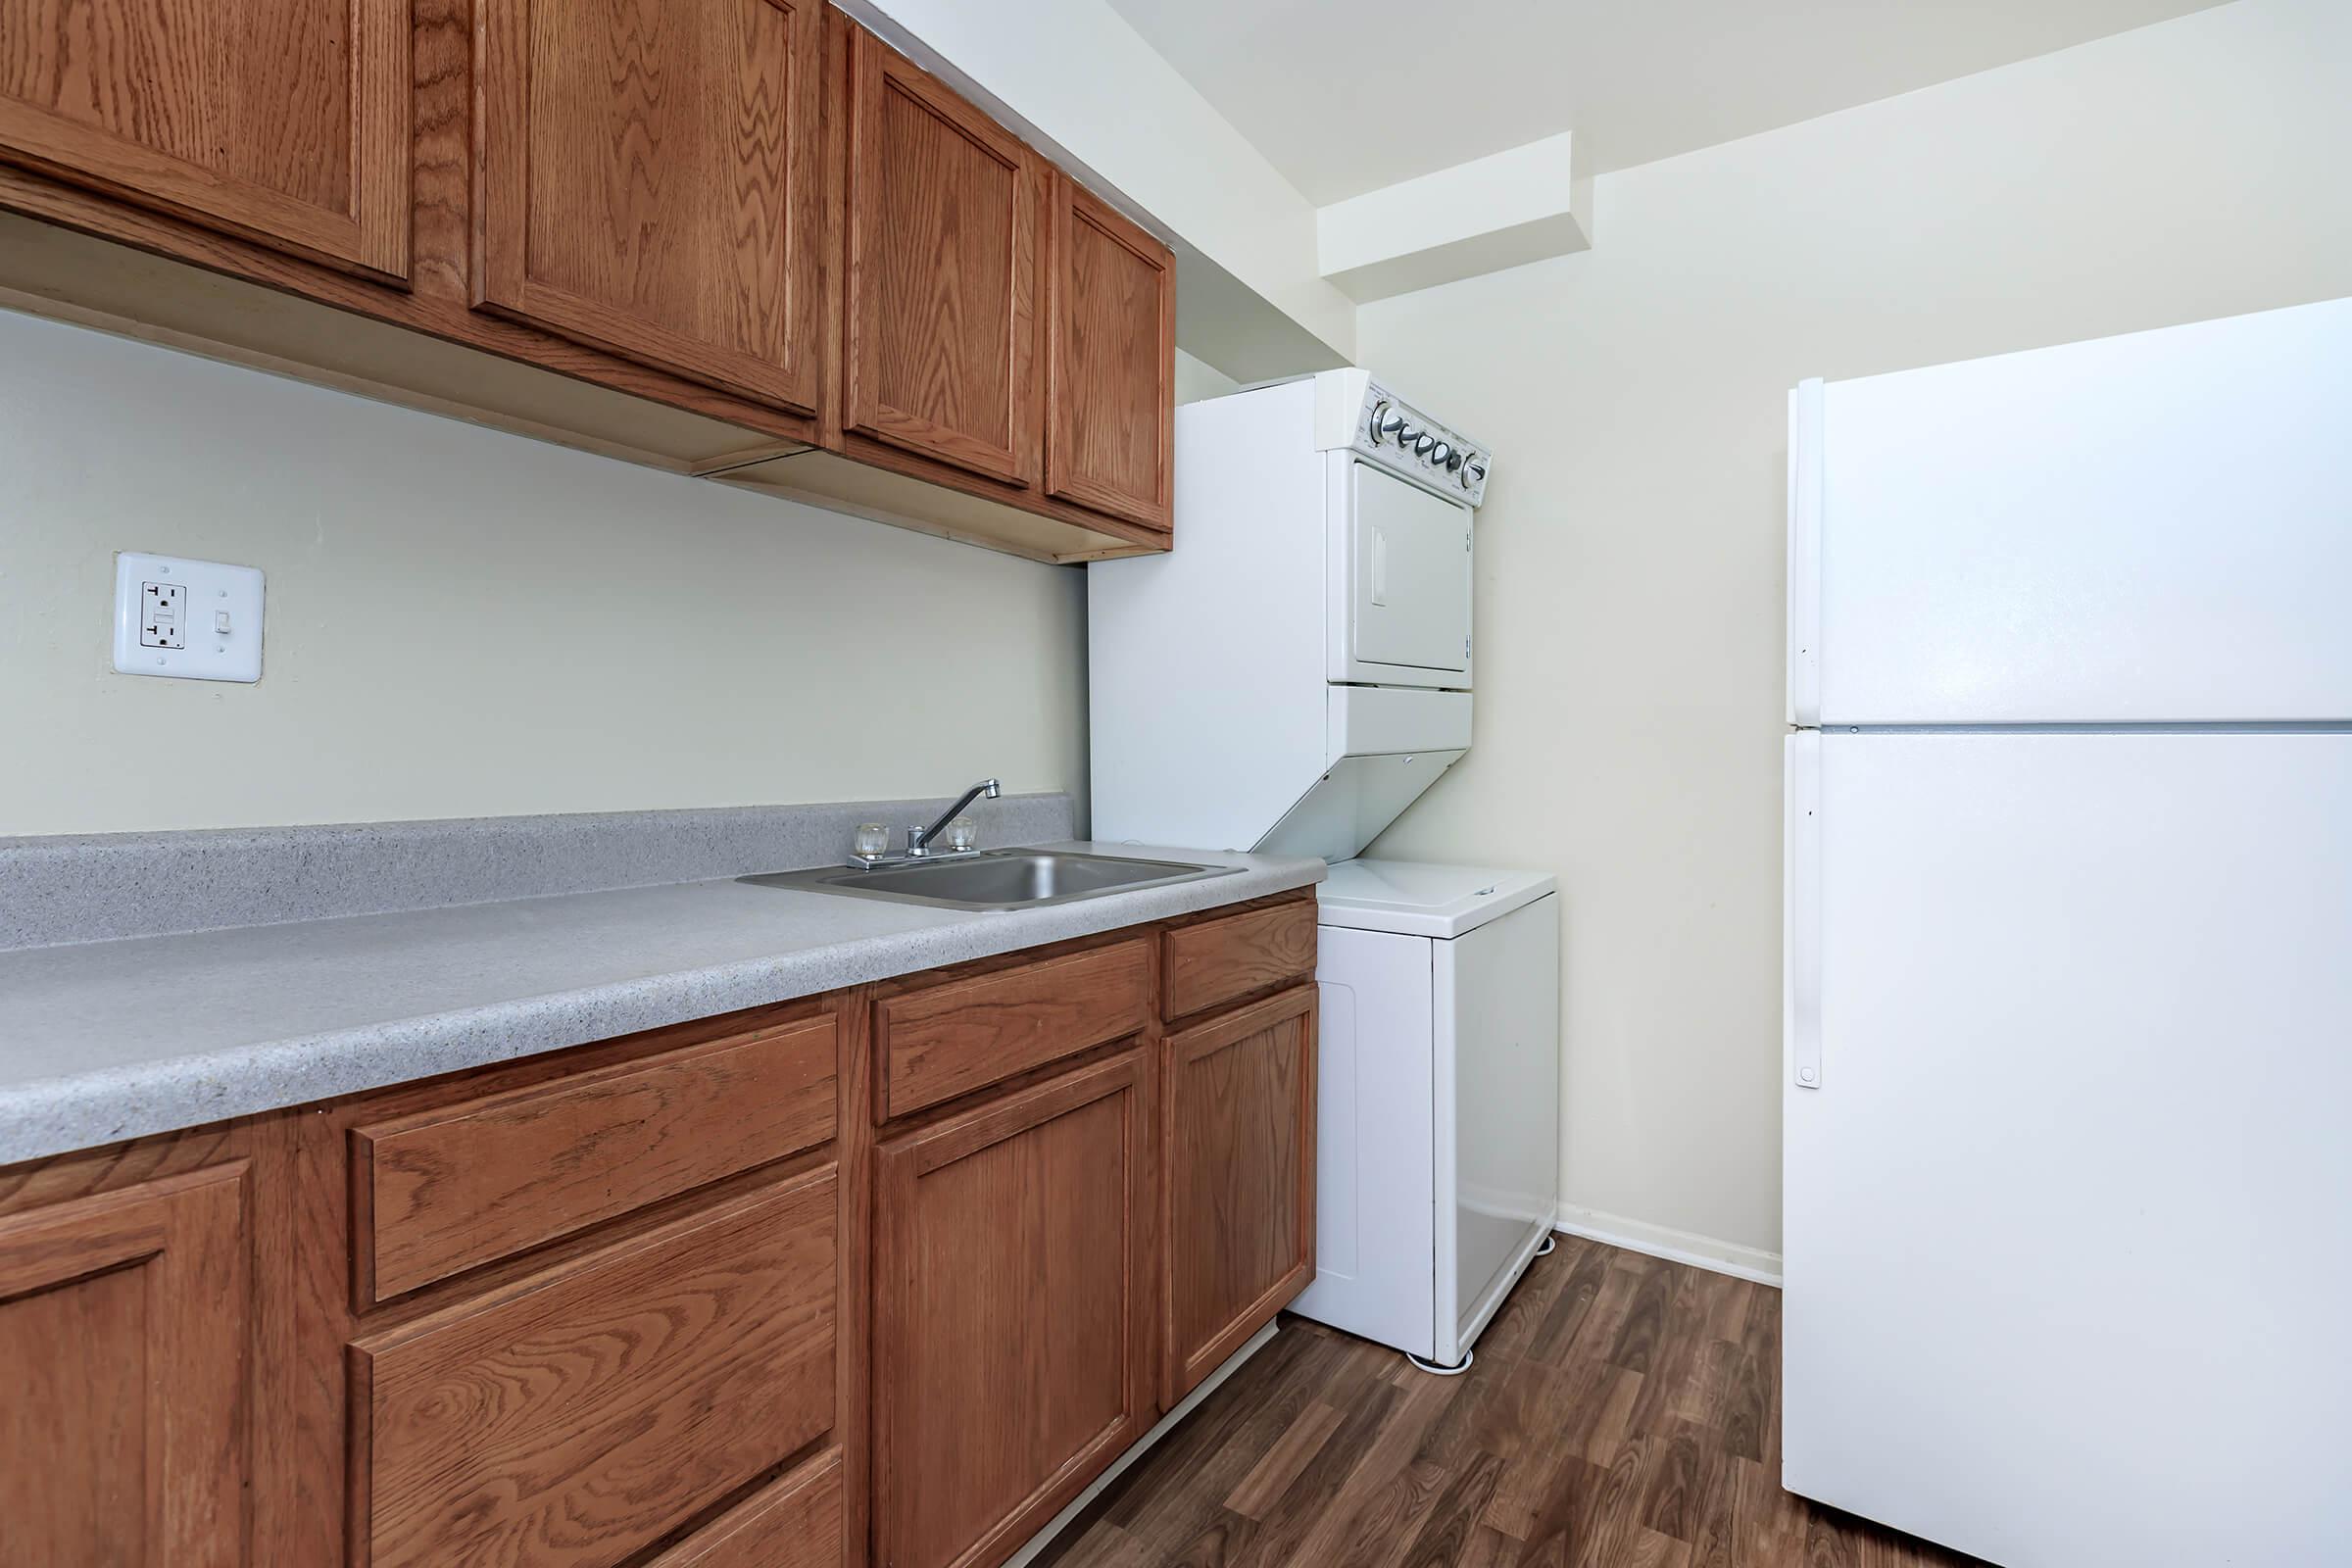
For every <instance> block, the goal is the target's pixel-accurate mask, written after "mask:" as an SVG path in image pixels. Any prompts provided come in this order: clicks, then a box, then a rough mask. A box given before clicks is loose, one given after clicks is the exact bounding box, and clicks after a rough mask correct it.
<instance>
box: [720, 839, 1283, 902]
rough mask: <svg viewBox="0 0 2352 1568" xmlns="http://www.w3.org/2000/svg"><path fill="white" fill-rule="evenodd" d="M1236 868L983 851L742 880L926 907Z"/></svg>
mask: <svg viewBox="0 0 2352 1568" xmlns="http://www.w3.org/2000/svg"><path fill="white" fill-rule="evenodd" d="M1238 869H1240V867H1238V866H1231V865H1192V864H1188V863H1186V862H1185V861H1182V860H1141V859H1129V858H1125V857H1123V856H1115V855H1085V854H1081V853H1079V852H1077V851H1073V850H983V851H981V852H980V853H979V854H977V855H957V856H953V857H943V858H940V859H938V860H934V861H931V862H929V863H927V864H915V865H891V866H882V867H878V868H876V869H874V870H870V871H868V870H860V869H858V868H856V867H843V866H819V867H818V868H816V869H815V870H813V871H771V872H768V873H767V874H766V875H764V876H747V877H745V878H743V879H742V880H744V881H746V882H751V883H756V884H758V885H759V886H760V887H770V888H798V889H800V890H801V891H803V892H805V893H840V894H844V895H846V896H848V897H850V898H853V899H888V900H890V901H891V902H893V903H896V904H928V905H932V906H935V907H939V908H943V909H1030V908H1035V907H1038V906H1040V905H1046V904H1068V903H1071V902H1072V901H1074V900H1077V899H1094V898H1100V897H1102V896H1103V894H1105V893H1124V892H1127V891H1128V890H1130V889H1132V888H1152V887H1164V886H1169V885H1172V884H1174V883H1178V882H1199V881H1202V880H1205V879H1206V878H1208V877H1212V876H1228V875H1231V874H1232V873H1233V872H1234V871H1236V870H1238Z"/></svg>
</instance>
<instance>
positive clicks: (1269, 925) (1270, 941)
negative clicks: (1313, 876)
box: [1160, 898, 1316, 1018]
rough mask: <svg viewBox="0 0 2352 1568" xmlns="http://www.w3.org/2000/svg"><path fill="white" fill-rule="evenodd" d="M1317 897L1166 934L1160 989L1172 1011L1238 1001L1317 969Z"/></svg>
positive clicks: (1178, 1013)
mask: <svg viewBox="0 0 2352 1568" xmlns="http://www.w3.org/2000/svg"><path fill="white" fill-rule="evenodd" d="M1315 929H1316V928H1315V901H1314V900H1313V899H1311V898H1310V899H1292V900H1289V901H1287V902H1285V903H1282V904H1277V905H1274V906H1272V907H1269V908H1263V909H1251V910H1249V911H1247V912H1245V913H1242V914H1229V915H1225V916H1223V917H1221V918H1219V919H1215V920H1203V921H1201V922H1200V923H1198V924H1195V925H1186V926H1178V927H1177V928H1176V929H1175V930H1173V931H1170V932H1168V933H1167V934H1166V935H1165V936H1163V937H1162V938H1161V939H1160V942H1161V959H1160V990H1161V993H1162V995H1163V997H1164V1001H1163V1003H1162V1005H1163V1007H1164V1008H1165V1009H1166V1012H1167V1016H1169V1017H1171V1018H1181V1017H1183V1016H1184V1015H1185V1014H1187V1013H1192V1012H1199V1011H1200V1010H1201V1008H1203V1007H1213V1006H1216V1005H1218V1004H1219V1003H1225V1002H1232V1001H1234V1000H1235V999H1237V998H1240V997H1246V996H1248V995H1249V994H1250V992H1252V991H1262V990H1264V989H1265V988H1267V987H1268V986H1274V985H1280V984H1281V983H1282V982H1283V981H1285V980H1292V979H1298V978H1300V977H1302V976H1306V975H1311V974H1313V973H1314V972H1315Z"/></svg>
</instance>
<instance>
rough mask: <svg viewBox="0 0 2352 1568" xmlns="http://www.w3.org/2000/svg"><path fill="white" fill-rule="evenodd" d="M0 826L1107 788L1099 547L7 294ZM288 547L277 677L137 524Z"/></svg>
mask: <svg viewBox="0 0 2352 1568" xmlns="http://www.w3.org/2000/svg"><path fill="white" fill-rule="evenodd" d="M0 473H4V474H6V475H7V476H8V480H7V485H6V487H5V494H4V495H0V735H5V736H6V738H7V756H8V762H7V765H6V766H5V767H0V834H6V833H67V832H98V831H113V830H124V829H149V828H181V827H214V826H232V825H247V824H255V823H270V822H321V821H347V820H357V821H371V820H384V819H391V818H400V817H430V816H475V815H500V814H506V813H510V812H526V811H582V810H605V809H637V808H651V807H685V806H723V805H737V804H745V803H754V802H785V801H816V800H858V799H872V798H884V797H905V796H920V795H937V794H945V793H947V792H949V791H951V790H953V789H955V788H956V787H958V786H960V785H962V784H964V783H966V782H968V781H969V780H971V779H973V778H976V777H978V776H980V775H981V774H983V773H995V774H998V775H999V776H1001V777H1002V778H1003V779H1004V780H1005V786H1006V787H1007V788H1008V789H1012V790H1049V789H1066V790H1070V791H1072V792H1073V793H1080V794H1082V793H1083V791H1084V789H1085V782H1086V754H1085V716H1086V693H1085V673H1084V666H1085V656H1086V635H1085V578H1084V576H1083V574H1082V573H1081V572H1079V571H1078V570H1076V569H1074V568H1067V567H1054V566H1045V565H1037V564H1031V563H1028V562H1023V561H1017V560H1014V559H1012V558H1009V557H1006V556H1001V555H995V554H992V553H989V552H986V551H982V550H977V549H973V548H971V547H968V546H963V545H956V544H950V543H947V542H946V541H943V540H937V539H932V538H929V537H927V536H924V535H920V534H914V533H908V532H906V531H904V530H901V529H895V528H888V527H883V526H881V525H879V524H875V523H870V522H863V521H858V520H855V519H852V518H847V517H842V516H838V515H833V514H829V513H824V512H818V511H814V510H812V509H809V508H806V507H800V506H795V505H793V504H791V503H788V502H782V501H778V500H773V499H769V498H765V497H760V496H753V495H748V494H744V493H742V492H738V491H732V490H728V489H725V488H723V487H721V486H719V485H715V484H711V483H709V482H707V481H701V480H694V479H686V478H679V477H675V476H672V475H668V474H663V473H659V472H656V471H654V470H651V469H647V468H641V467H636V466H630V465H627V464H622V463H615V462H612V461H610V460H607V459H603V458H595V457H589V456H586V455H584V454H581V453H577V452H571V451H566V450H564V449H561V448H558V447H553V446H548V445H544V444H542V443H539V442H535V441H529V440H525V439H522V438H520V437H516V436H510V435H505V434H501V433H498V432H494V431H489V430H484V429H480V428H476V427H474V426H471V425H467V424H463V423H459V422H457V421H454V420H449V419H442V418H436V417H431V416H428V415H421V414H414V413H410V412H408V411H405V410H400V409H394V408H389V407H386V406H383V405H380V404H375V403H369V402H366V401H364V400H361V399H358V398H354V397H348V396H345V395H343V394H341V393H335V392H326V391H321V390H319V389H318V388H315V387H308V386H302V385H298V384H296V383H294V382H291V381H285V380H281V379H278V378H275V377H272V376H268V375H263V374H260V373H258V372H256V371H251V370H244V369H238V368H229V367H225V366H220V365H215V364H212V363H209V362H207V361H203V360H198V359H193V358H189V357H187V356H183V355H178V354H172V353H170V352H167V351H164V350H160V349H154V348H150V347H147V346H145V345H142V344H133V343H128V342H125V341H123V340H121V339H118V338H112V337H106V336H103V335H100V334H97V333H93V332H86V331H83V330H81V329H78V328H73V327H67V326H60V325H57V324H55V323H51V322H46V321H36V320H33V319H29V318H25V317H16V316H8V315H5V314H4V313H0ZM123 549H129V550H148V551H156V552H160V553H164V554H172V555H187V556H194V557H198V558H201V559H206V560H220V561H229V562H236V563H240V564H248V565H256V566H260V567H262V568H263V569H264V570H265V571H266V572H268V574H269V584H268V630H267V635H266V640H265V643H264V666H263V677H262V680H261V682H260V683H259V684H258V685H254V686H237V685H225V684H215V683H212V682H202V681H180V680H156V679H146V678H140V677H134V676H127V675H118V674H115V673H113V672H112V670H111V666H110V660H109V646H110V645H109V636H110V633H109V616H110V610H111V599H112V592H113V580H114V568H113V555H114V552H115V551H117V550H123Z"/></svg>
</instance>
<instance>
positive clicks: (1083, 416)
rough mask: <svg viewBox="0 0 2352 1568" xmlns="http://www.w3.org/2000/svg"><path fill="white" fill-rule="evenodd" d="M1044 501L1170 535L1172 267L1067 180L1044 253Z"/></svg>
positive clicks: (1145, 238)
mask: <svg viewBox="0 0 2352 1568" xmlns="http://www.w3.org/2000/svg"><path fill="white" fill-rule="evenodd" d="M1046 325H1047V346H1046V367H1047V372H1046V492H1047V494H1049V495H1055V496H1059V497H1061V498H1062V499H1063V500H1065V501H1074V502H1076V503H1077V504H1078V505H1080V506H1083V507H1092V508H1094V509H1095V510H1096V511H1098V512H1107V513H1109V514H1110V515H1112V516H1116V517H1125V518H1126V519H1127V520H1129V521H1130V522H1140V523H1143V524H1145V525H1147V526H1149V527H1153V528H1165V527H1167V526H1168V523H1169V513H1170V504H1171V489H1170V486H1171V483H1172V480H1171V478H1170V474H1171V469H1172V467H1173V464H1172V461H1171V448H1172V445H1173V443H1174V440H1175V415H1176V261H1175V258H1174V257H1173V256H1172V255H1171V254H1170V253H1169V251H1168V248H1167V247H1166V246H1164V245H1162V244H1160V243H1159V241H1157V240H1155V239H1153V238H1152V236H1151V235H1149V234H1147V233H1145V232H1144V231H1143V230H1142V229H1141V228H1138V227H1137V226H1136V225H1135V224H1133V223H1131V222H1129V221H1127V220H1126V219H1125V218H1123V217H1121V216H1120V215H1119V214H1118V213H1117V212H1115V211H1113V210H1112V209H1111V208H1110V207H1109V206H1108V205H1107V204H1106V203H1104V202H1103V201H1102V200H1100V199H1099V198H1097V197H1096V196H1095V195H1093V194H1092V193H1091V192H1089V191H1087V190H1085V189H1082V188H1081V187H1080V186H1079V185H1078V183H1077V182H1076V181H1075V180H1073V179H1071V178H1070V177H1069V176H1068V175H1066V174H1061V173H1056V174H1055V175H1054V201H1053V221H1052V224H1051V234H1050V238H1049V240H1048V243H1047V246H1046Z"/></svg>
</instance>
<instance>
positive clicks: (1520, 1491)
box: [1037, 1236, 1976, 1568]
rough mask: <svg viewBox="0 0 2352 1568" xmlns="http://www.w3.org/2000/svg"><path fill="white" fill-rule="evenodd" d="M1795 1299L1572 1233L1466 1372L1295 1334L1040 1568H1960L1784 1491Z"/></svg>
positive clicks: (1176, 1434) (1345, 1341)
mask: <svg viewBox="0 0 2352 1568" xmlns="http://www.w3.org/2000/svg"><path fill="white" fill-rule="evenodd" d="M1780 1334H1781V1293H1780V1292H1779V1291H1777V1290H1774V1289H1772V1288H1770V1287H1769V1286H1762V1285H1750V1284H1748V1283H1747V1282H1745V1281H1743V1280H1735V1279H1730V1278H1727V1277H1725V1276H1723V1275H1720V1274H1712V1273H1708V1272H1705V1271H1703V1270H1700V1269H1694V1268H1688V1267H1685V1266H1683V1265H1681V1264H1678V1263H1668V1262H1664V1261H1661V1260H1659V1259H1657V1258H1653V1257H1646V1256H1643V1255H1642V1254H1641V1253H1638V1252H1628V1251H1623V1250H1618V1249H1616V1248H1611V1247H1604V1246H1601V1245H1600V1244H1598V1243H1595V1242H1588V1241H1584V1240H1581V1239H1579V1238H1577V1237H1572V1236H1562V1237H1561V1238H1560V1239H1559V1246H1558V1248H1557V1249H1556V1250H1553V1251H1552V1252H1551V1253H1550V1255H1548V1256H1545V1257H1540V1258H1538V1259H1536V1261H1535V1264H1534V1266H1533V1267H1531V1268H1530V1269H1529V1270H1528V1273H1527V1277H1526V1278H1525V1279H1523V1280H1521V1281H1520V1283H1519V1288H1518V1289H1517V1290H1516V1291H1514V1292H1513V1293H1512V1295H1511V1299H1509V1300H1508V1301H1506V1302H1505V1303H1504V1304H1503V1309H1502V1311H1501V1312H1500V1313H1498V1314H1497V1315H1496V1316H1495V1321H1494V1323H1492V1324H1491V1325H1489V1327H1488V1329H1487V1332H1486V1333H1485V1334H1484V1335H1483V1336H1482V1337H1481V1338H1480V1340H1479V1345H1478V1358H1477V1361H1476V1363H1475V1364H1474V1365H1473V1366H1472V1368H1471V1369H1470V1371H1469V1372H1467V1373H1466V1374H1464V1375H1462V1376H1460V1377H1454V1378H1441V1377H1432V1376H1430V1375H1429V1374H1427V1373H1424V1372H1420V1371H1416V1370H1414V1369H1413V1368H1412V1367H1411V1366H1409V1365H1407V1364H1406V1362H1405V1360H1404V1358H1403V1357H1402V1356H1400V1355H1398V1354H1397V1352H1396V1351H1394V1350H1391V1349H1388V1348H1384V1347H1381V1346H1376V1345H1371V1344H1368V1343H1367V1342H1365V1341H1362V1340H1358V1339H1355V1338H1352V1337H1351V1336H1348V1335H1346V1334H1341V1333H1338V1332H1336V1331H1335V1330H1332V1329H1327V1328H1324V1327H1323V1326H1322V1325H1320V1324H1316V1323H1309V1322H1306V1321H1304V1320H1303V1319H1299V1318H1286V1319H1284V1323H1283V1332H1282V1333H1280V1334H1278V1335H1277V1336H1275V1339H1274V1342H1273V1343H1272V1344H1271V1345H1269V1346H1267V1347H1266V1348H1264V1349H1263V1350H1261V1351H1259V1352H1258V1353H1257V1355H1256V1356H1255V1357H1253V1358H1252V1359H1251V1360H1250V1362H1248V1363H1247V1364H1246V1365H1244V1366H1243V1367H1242V1368H1241V1369H1240V1370H1239V1371H1237V1372H1236V1373H1235V1374H1234V1376H1233V1378H1232V1379H1231V1380H1230V1381H1229V1382H1227V1383H1226V1385H1225V1386H1224V1387H1223V1388H1221V1389H1219V1390H1218V1391H1217V1392H1216V1393H1215V1394H1213V1395H1212V1396H1210V1397H1209V1398H1208V1399H1207V1400H1205V1401H1204V1402H1203V1403H1202V1404H1201V1407H1200V1408H1199V1409H1198V1410H1196V1411H1194V1412H1193V1414H1192V1416H1191V1417H1190V1418H1189V1419H1187V1420H1186V1421H1185V1422H1184V1424H1183V1425H1181V1426H1179V1427H1178V1428H1176V1429H1175V1430H1174V1431H1172V1432H1170V1433H1169V1434H1168V1435H1167V1436H1166V1438H1164V1439H1163V1440H1161V1442H1160V1443H1159V1445H1158V1446H1156V1447H1155V1448H1154V1449H1152V1452H1151V1453H1149V1454H1147V1455H1145V1456H1144V1458H1143V1459H1142V1460H1141V1461H1140V1462H1139V1463H1137V1465H1136V1466H1135V1467H1134V1468H1133V1469H1132V1470H1130V1471H1128V1473H1127V1474H1126V1475H1124V1476H1122V1477H1120V1478H1119V1480H1118V1481H1117V1482H1116V1483H1115V1484H1113V1485H1112V1486H1111V1487H1110V1489H1109V1490H1108V1491H1106V1492H1105V1493H1103V1495H1102V1496H1101V1497H1100V1498H1098V1499H1097V1500H1096V1501H1095V1503H1094V1505H1093V1506H1092V1507H1090V1508H1089V1509H1088V1510H1087V1512H1086V1513H1085V1514H1084V1515H1083V1516H1081V1517H1080V1518H1079V1519H1077V1520H1076V1521H1074V1522H1073V1523H1072V1524H1071V1526H1070V1528H1069V1529H1068V1530H1067V1531H1065V1532H1063V1534H1062V1535H1061V1537H1060V1538H1059V1539H1058V1540H1057V1541H1055V1542H1054V1544H1053V1545H1052V1546H1051V1547H1050V1548H1048V1550H1047V1551H1046V1552H1045V1553H1044V1554H1043V1555H1042V1556H1040V1557H1039V1558H1038V1559H1037V1568H1178V1565H1182V1568H1228V1565H1230V1568H1241V1565H1249V1568H1283V1565H1287V1564H1296V1565H1299V1568H1321V1565H1325V1564H1329V1565H1333V1568H1438V1565H1446V1564H1455V1563H1459V1564H1465V1565H1475V1568H1516V1565H1521V1564H1528V1565H1535V1564H1541V1565H1544V1568H1781V1565H1783V1564H1788V1565H1791V1568H1795V1565H1802V1568H1838V1565H1846V1568H1954V1565H1962V1564H1972V1563H1974V1562H1975V1561H1976V1559H1974V1558H1969V1557H1962V1556H1959V1555H1956V1554H1954V1553H1952V1552H1948V1551H1944V1550H1942V1549H1940V1548H1938V1547H1936V1546H1931V1545H1928V1544H1925V1543H1923V1542H1918V1541H1914V1540H1912V1539H1910V1538H1909V1537H1905V1536H1898V1535H1895V1534H1893V1533H1892V1532H1890V1531H1887V1530H1883V1529H1881V1528H1879V1527H1878V1526H1876V1525H1873V1524H1869V1523H1867V1522H1865V1521H1863V1520H1859V1519H1855V1518H1852V1517H1849V1516H1847V1515H1844V1514H1840V1513H1838V1512H1835V1511H1834V1510H1831V1509H1826V1508H1821V1507H1818V1506H1816V1505H1814V1504H1812V1503H1808V1502H1805V1501H1804V1500H1802V1499H1801V1498H1797V1497H1793V1496H1790V1495H1789V1494H1788V1493H1785V1492H1783V1491H1782V1490H1781V1484H1780V1483H1781V1470H1780V1389H1779V1385H1780V1365H1781V1346H1780Z"/></svg>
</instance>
